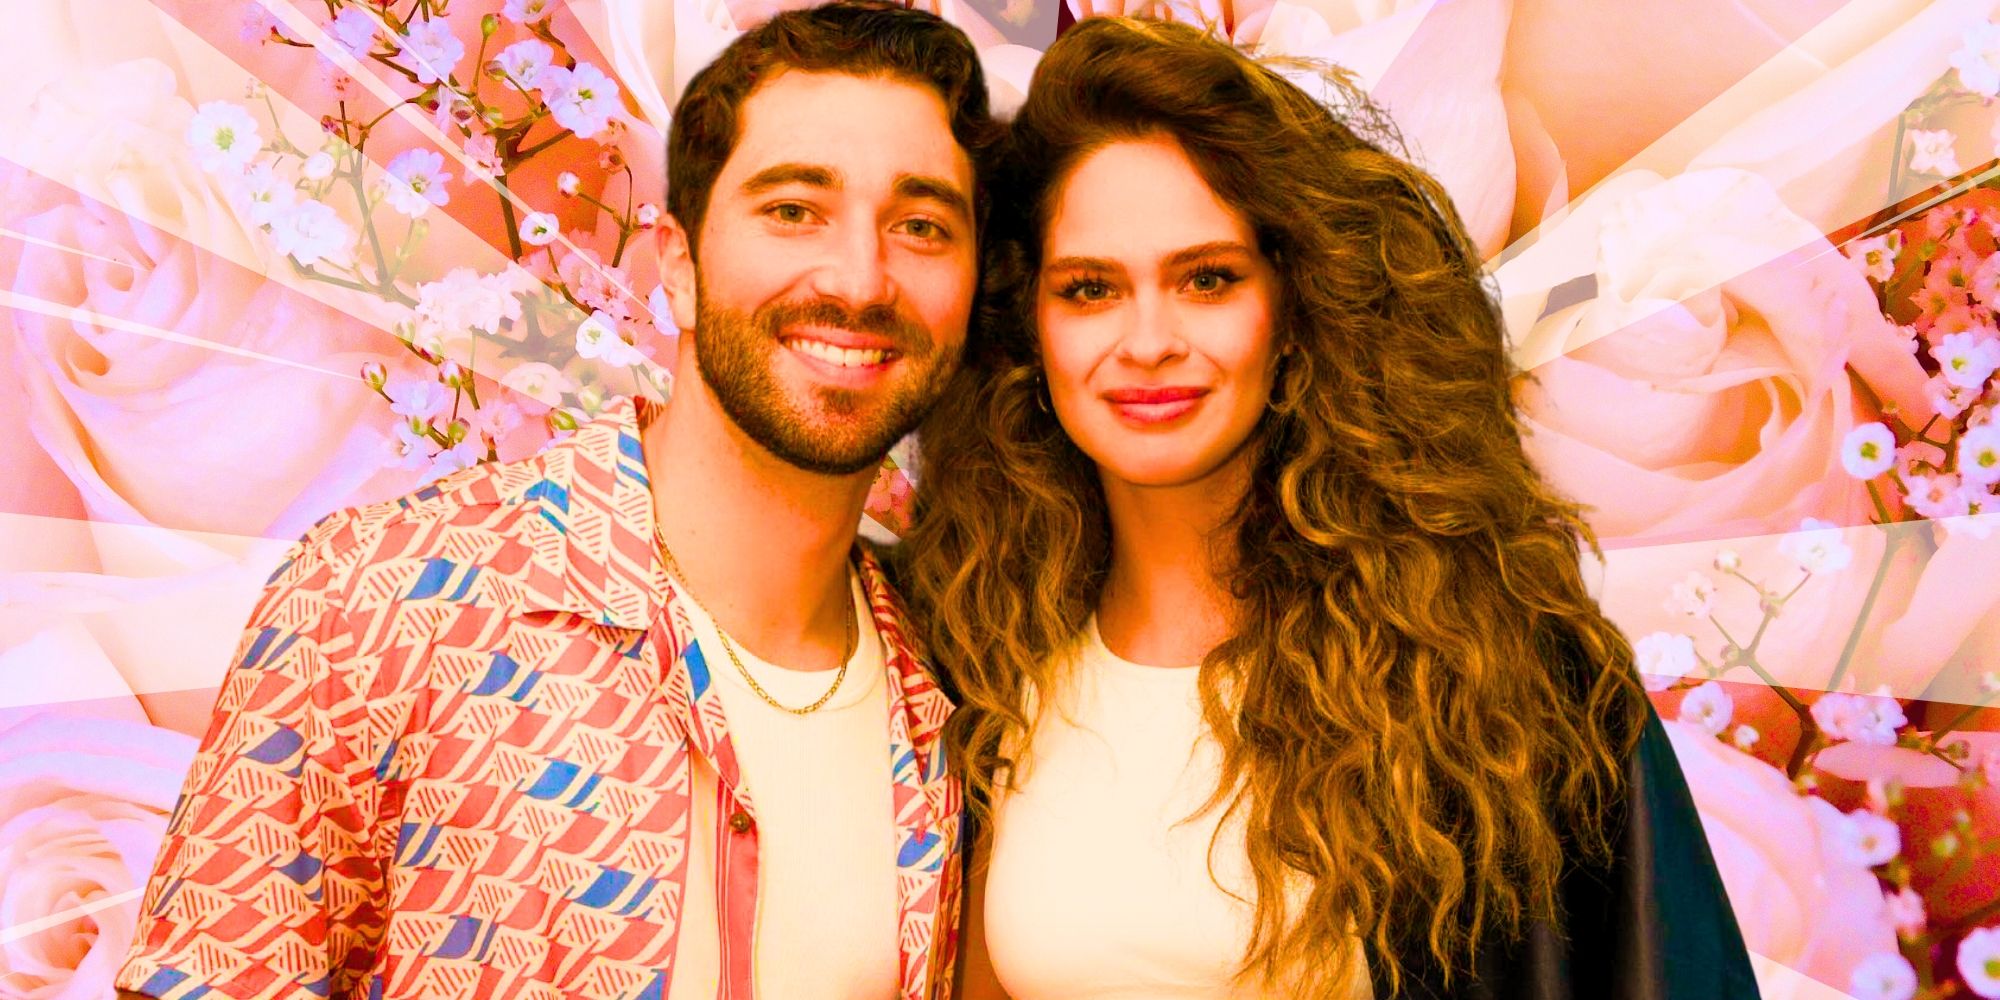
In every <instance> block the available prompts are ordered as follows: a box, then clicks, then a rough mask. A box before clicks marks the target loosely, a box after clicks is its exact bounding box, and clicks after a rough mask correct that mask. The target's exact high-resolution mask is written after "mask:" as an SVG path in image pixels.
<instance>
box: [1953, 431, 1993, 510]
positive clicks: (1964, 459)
mask: <svg viewBox="0 0 2000 1000" xmlns="http://www.w3.org/2000/svg"><path fill="white" fill-rule="evenodd" d="M1958 473H1959V475H1960V476H1962V477H1964V479H1965V482H1966V483H1967V484H1968V485H1973V484H1976V485H1977V486H1979V487H1980V490H1979V492H1981V493H1984V492H1985V489H1984V488H1985V487H1987V486H1991V485H1992V484H1993V483H1995V482H2000V426H1996V425H1994V424H1987V425H1985V426H1984V427H1974V428H1973V429H1971V430H1969V431H1966V432H1965V433H1964V434H1962V435H1960V436H1959V439H1958ZM1968 506H1969V505H1968Z"/></svg>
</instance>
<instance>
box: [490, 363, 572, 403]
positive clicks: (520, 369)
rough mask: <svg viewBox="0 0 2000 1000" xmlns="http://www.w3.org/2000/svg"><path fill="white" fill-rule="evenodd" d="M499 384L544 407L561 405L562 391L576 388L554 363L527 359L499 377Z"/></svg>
mask: <svg viewBox="0 0 2000 1000" xmlns="http://www.w3.org/2000/svg"><path fill="white" fill-rule="evenodd" d="M500 384H501V385H502V386H503V387H505V388H508V389H511V390H513V391H515V392H517V393H520V394H521V395H522V396H524V397H526V398H527V399H530V400H533V401H534V402H535V403H536V404H538V405H539V406H541V407H542V408H544V409H546V408H549V407H554V406H560V405H562V397H563V393H566V392H569V391H570V390H572V389H574V388H576V385H575V383H573V382H571V381H570V379H569V376H567V375H564V374H563V373H562V371H561V370H560V369H558V368H556V367H555V366H554V365H551V364H546V363H544V362H540V361H529V362H526V363H525V364H521V365H517V366H515V367H514V369H513V370H511V371H509V372H508V373H507V374H505V375H502V376H501V377H500Z"/></svg>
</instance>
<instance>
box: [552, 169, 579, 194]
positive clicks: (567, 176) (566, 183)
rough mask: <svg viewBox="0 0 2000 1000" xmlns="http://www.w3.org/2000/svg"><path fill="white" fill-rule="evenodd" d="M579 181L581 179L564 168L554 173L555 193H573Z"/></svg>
mask: <svg viewBox="0 0 2000 1000" xmlns="http://www.w3.org/2000/svg"><path fill="white" fill-rule="evenodd" d="M580 183H581V181H580V180H579V179H578V178H577V176H576V174H574V173H571V172H570V171H567V170H565V171H563V172H562V173H559V174H557V175H556V193H557V194H560V195H565V196H567V195H573V194H575V193H576V189H577V185H578V184H580Z"/></svg>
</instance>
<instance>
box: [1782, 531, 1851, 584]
mask: <svg viewBox="0 0 2000 1000" xmlns="http://www.w3.org/2000/svg"><path fill="white" fill-rule="evenodd" d="M1778 551H1780V552H1783V553H1784V554H1785V555H1786V556H1788V557H1790V558H1791V560H1792V561H1793V562H1796V563H1798V564H1799V568H1801V569H1803V570H1805V571H1806V572H1808V573H1813V574H1819V573H1834V572H1838V571H1840V570H1842V569H1845V568H1847V564H1848V563H1850V562H1852V561H1853V560H1854V550H1852V549H1850V548H1848V547H1847V543H1846V542H1845V541H1842V540H1841V537H1840V528H1838V527H1836V526H1835V525H1832V524H1829V523H1827V522H1825V521H1821V520H1819V519H1818V518H1811V517H1809V518H1806V519H1805V520H1804V521H1801V522H1799V530H1797V531H1794V532H1792V533H1791V534H1789V535H1786V536H1785V537H1784V538H1783V539H1782V540H1780V541H1779V542H1778Z"/></svg>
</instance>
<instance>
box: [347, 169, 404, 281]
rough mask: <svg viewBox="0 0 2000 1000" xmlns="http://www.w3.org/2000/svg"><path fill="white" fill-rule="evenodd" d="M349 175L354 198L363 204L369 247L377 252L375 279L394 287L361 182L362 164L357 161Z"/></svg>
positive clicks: (362, 211)
mask: <svg viewBox="0 0 2000 1000" xmlns="http://www.w3.org/2000/svg"><path fill="white" fill-rule="evenodd" d="M347 176H348V179H349V180H351V181H352V182H353V184H354V200H355V201H356V202H357V203H359V204H360V206H361V219H362V224H361V225H362V228H363V229H365V230H367V232H368V248H369V249H370V250H372V251H374V253H375V280H376V282H377V283H379V284H381V285H382V286H384V287H393V286H394V284H395V281H394V276H393V275H392V274H390V273H389V261H388V258H386V257H384V256H383V255H382V238H381V236H380V235H378V234H377V233H376V232H375V215H374V213H373V212H371V211H370V210H369V205H368V191H367V189H366V187H364V186H363V185H362V183H361V165H360V164H359V163H356V164H355V166H354V170H353V171H352V172H350V173H349V174H348V175H347Z"/></svg>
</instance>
